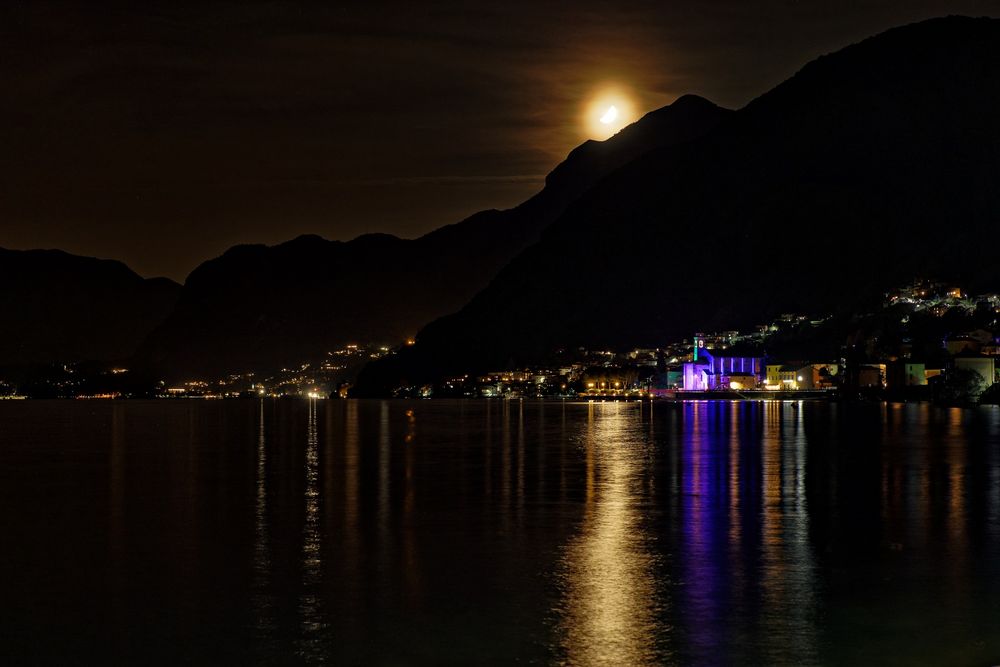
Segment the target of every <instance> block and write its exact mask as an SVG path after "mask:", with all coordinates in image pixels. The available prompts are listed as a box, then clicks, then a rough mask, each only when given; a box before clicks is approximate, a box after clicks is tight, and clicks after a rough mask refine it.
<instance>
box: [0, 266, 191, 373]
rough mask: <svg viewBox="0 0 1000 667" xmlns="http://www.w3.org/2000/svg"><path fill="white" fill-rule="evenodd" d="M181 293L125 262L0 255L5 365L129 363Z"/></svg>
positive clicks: (0, 361)
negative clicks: (139, 273) (129, 358)
mask: <svg viewBox="0 0 1000 667" xmlns="http://www.w3.org/2000/svg"><path fill="white" fill-rule="evenodd" d="M180 289H181V288H180V285H178V284H177V283H175V282H173V281H171V280H167V279H166V278H153V279H149V280H146V279H143V278H142V277H141V276H139V275H138V274H136V273H135V272H133V271H132V270H130V269H129V268H128V267H127V266H125V265H124V264H122V263H121V262H116V261H111V260H105V259H95V258H93V257H79V256H76V255H70V254H68V253H65V252H62V251H60V250H4V249H0V313H2V316H0V365H2V366H13V365H26V364H47V363H68V362H79V361H118V360H122V359H125V358H127V357H128V356H129V355H131V354H132V353H133V352H134V351H135V350H136V348H137V347H138V345H139V343H140V342H141V341H142V339H143V338H145V336H146V335H147V334H148V333H149V332H150V331H151V330H152V329H153V328H154V327H155V326H156V325H158V324H159V323H160V322H162V321H163V319H164V318H165V317H166V316H167V314H168V313H169V312H170V310H171V309H172V308H173V306H174V303H175V302H176V300H177V296H178V295H179V293H180Z"/></svg>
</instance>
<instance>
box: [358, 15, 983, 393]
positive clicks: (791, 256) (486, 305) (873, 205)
mask: <svg viewBox="0 0 1000 667" xmlns="http://www.w3.org/2000/svg"><path fill="white" fill-rule="evenodd" d="M997 63H1000V21H997V20H993V19H971V18H963V17H949V18H943V19H935V20H931V21H926V22H923V23H919V24H914V25H910V26H904V27H901V28H897V29H893V30H890V31H888V32H886V33H883V34H881V35H878V36H876V37H873V38H870V39H868V40H865V41H863V42H861V43H858V44H855V45H852V46H849V47H847V48H845V49H843V50H842V51H839V52H837V53H835V54H832V55H828V56H825V57H822V58H819V59H818V60H816V61H814V62H812V63H809V64H808V65H806V66H805V67H804V68H803V69H802V70H801V71H800V72H799V73H797V74H796V75H795V76H794V77H792V78H791V79H790V80H788V81H786V82H785V83H783V84H781V85H779V86H778V87H776V88H775V89H773V90H771V91H770V92H768V93H766V94H764V95H762V96H761V97H759V98H758V99H756V100H754V101H753V102H751V103H750V104H748V105H747V106H746V107H744V108H743V109H740V110H739V111H737V112H734V113H733V114H731V115H729V116H728V117H727V118H726V119H725V121H724V122H723V123H721V124H720V125H719V126H718V127H717V128H715V129H714V130H713V131H711V132H709V133H707V134H706V135H705V136H703V137H701V138H699V139H697V140H694V141H692V142H689V143H686V144H683V145H680V146H678V147H675V148H674V149H671V150H654V151H651V152H649V153H647V154H646V155H644V156H643V157H641V158H639V159H637V160H635V161H633V162H632V163H630V164H629V165H627V166H626V167H624V168H622V169H619V170H617V171H616V172H614V173H612V174H611V175H610V176H608V177H607V178H605V179H603V180H602V181H601V182H600V183H599V184H597V185H596V186H595V187H593V188H592V189H591V190H590V191H589V192H588V193H587V194H586V195H585V196H583V197H582V198H581V199H580V200H578V201H577V202H575V203H574V204H573V205H571V206H570V207H569V208H568V209H567V210H566V212H565V213H564V214H563V215H562V216H561V217H560V218H559V219H558V220H557V221H556V222H554V223H553V224H552V225H551V226H549V228H548V229H547V230H546V231H545V233H544V234H543V235H542V236H541V239H540V241H539V242H538V243H537V244H535V245H533V246H531V247H530V248H527V249H526V250H525V251H524V252H522V253H521V254H520V255H519V256H518V257H517V258H515V259H514V260H513V261H512V262H511V263H510V264H509V265H508V266H507V267H506V268H505V269H504V270H503V271H502V272H501V273H500V274H499V275H498V276H497V277H496V278H495V279H494V280H493V281H492V282H491V283H490V285H489V286H488V287H487V288H486V289H484V290H483V291H482V292H480V293H479V294H478V295H477V296H476V297H475V298H474V299H472V301H471V302H470V303H469V304H468V305H467V306H466V307H465V308H463V309H462V310H461V311H460V312H458V313H456V314H454V315H451V316H448V317H445V318H442V319H439V320H437V321H435V322H434V323H432V324H430V325H428V326H427V327H426V328H425V329H424V330H423V331H422V332H421V333H420V334H419V337H418V341H417V345H415V346H413V347H412V348H410V349H407V350H405V351H404V353H403V354H400V355H398V356H396V357H395V358H393V359H391V360H388V361H386V362H384V363H379V364H373V365H372V366H371V367H370V368H369V370H368V372H366V373H365V374H364V376H363V377H362V381H361V387H360V391H361V393H372V394H378V393H384V392H385V391H387V390H388V389H389V388H391V387H392V386H394V385H395V384H396V383H400V382H403V383H412V382H423V381H429V380H433V379H435V378H436V377H440V376H441V375H447V374H451V373H463V372H475V371H477V370H483V369H486V368H496V367H504V366H510V365H514V366H516V365H520V364H526V363H531V362H533V361H537V360H540V359H544V358H545V357H546V355H549V354H551V353H552V352H553V351H555V350H557V349H559V348H562V347H575V346H586V347H591V348H592V347H605V346H612V347H627V346H633V345H641V346H655V345H657V344H661V343H662V342H663V341H666V340H676V339H678V338H682V337H686V336H690V334H691V333H692V332H694V331H696V330H713V329H721V328H738V327H746V326H752V325H754V324H757V323H760V322H766V321H769V320H770V319H771V318H773V317H774V315H776V314H777V313H780V312H784V311H794V312H804V313H819V314H832V313H842V312H850V311H851V310H852V309H857V308H863V307H865V305H866V303H867V302H868V301H869V300H871V299H873V298H874V299H877V298H878V297H879V295H880V293H881V291H882V290H884V289H886V288H888V287H890V286H892V285H898V284H906V283H908V282H909V281H910V280H912V278H913V277H914V276H918V275H934V276H943V277H947V279H949V280H954V281H958V282H961V283H962V284H964V285H967V286H968V287H969V288H970V289H971V290H972V291H973V292H975V291H977V290H978V291H986V290H987V289H993V290H996V289H997V288H998V287H1000V271H998V269H997V264H996V259H995V256H996V251H997V244H996V236H995V229H996V228H997V224H998V222H1000V190H998V189H997V188H996V187H995V179H996V174H997V173H998V169H1000V123H997V122H996V117H997V113H998V111H1000V69H998V68H997V67H996V64H997Z"/></svg>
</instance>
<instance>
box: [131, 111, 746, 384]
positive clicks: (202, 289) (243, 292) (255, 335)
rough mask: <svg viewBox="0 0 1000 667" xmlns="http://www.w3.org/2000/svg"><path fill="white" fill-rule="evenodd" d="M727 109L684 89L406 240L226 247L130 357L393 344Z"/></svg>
mask: <svg viewBox="0 0 1000 667" xmlns="http://www.w3.org/2000/svg"><path fill="white" fill-rule="evenodd" d="M727 113H728V112H727V111H726V110H724V109H721V108H720V107H717V106H716V105H714V104H712V103H711V102H708V101H707V100H704V99H702V98H699V97H695V96H686V97H683V98H681V99H679V100H677V101H676V102H675V103H674V104H672V105H670V106H668V107H665V108H663V109H660V110H658V111H654V112H652V113H650V114H648V115H646V116H645V117H644V118H642V119H641V120H640V121H638V122H636V123H634V124H633V125H631V126H630V127H628V128H625V129H624V130H623V131H622V132H620V133H619V134H618V135H616V136H615V137H613V138H611V139H609V140H607V141H604V142H596V141H588V142H586V143H585V144H583V145H581V146H580V147H578V148H577V149H575V150H574V151H573V152H572V153H570V155H569V156H568V158H567V159H566V161H565V162H563V163H562V164H560V165H559V166H558V167H557V168H556V169H555V170H554V171H553V172H552V173H551V174H550V175H549V176H548V178H547V179H546V185H545V188H544V189H543V190H542V191H541V192H540V193H539V194H537V195H536V196H534V197H532V198H531V199H529V200H528V201H526V202H524V203H523V204H521V205H520V206H518V207H516V208H513V209H510V210H506V211H495V210H494V211H484V212H481V213H477V214H475V215H473V216H472V217H470V218H468V219H466V220H464V221H463V222H460V223H458V224H454V225H449V226H446V227H442V228H441V229H438V230H436V231H434V232H431V233H429V234H427V235H425V236H423V237H420V238H418V239H415V240H403V239H399V238H396V237H393V236H388V235H375V234H372V235H366V236H362V237H359V238H357V239H355V240H353V241H350V242H338V241H328V240H325V239H322V238H320V237H317V236H303V237H300V238H297V239H294V240H292V241H289V242H287V243H283V244H281V245H277V246H273V247H267V246H262V245H247V246H238V247H235V248H232V249H230V250H229V251H227V252H226V253H225V254H223V255H222V256H221V257H218V258H216V259H213V260H210V261H208V262H205V263H204V264H202V265H201V266H199V267H198V268H197V269H196V270H195V271H194V272H193V273H192V274H191V275H190V276H189V277H188V279H187V281H186V282H185V285H184V290H183V293H182V296H181V299H180V302H179V304H178V307H177V309H176V311H175V312H174V313H173V314H172V315H171V317H170V318H169V319H168V320H167V321H166V322H164V323H163V325H162V326H160V327H159V328H158V329H157V330H156V331H155V332H154V333H153V334H152V335H151V336H150V337H149V339H148V341H147V342H146V343H145V344H144V345H143V347H142V350H141V351H140V353H139V355H138V359H139V360H140V361H141V363H142V365H144V366H146V367H151V368H154V369H156V370H157V372H159V373H160V374H162V375H163V376H165V377H168V378H181V377H191V376H213V375H218V374H220V373H226V372H232V371H245V370H251V369H268V368H276V367H280V366H284V365H292V364H296V365H297V364H298V363H300V362H302V361H305V360H307V359H310V358H313V357H315V356H316V355H320V354H322V353H324V352H325V351H328V350H331V349H335V348H336V347H339V346H341V345H343V344H345V343H351V342H384V343H389V344H395V343H398V342H401V341H403V340H405V339H406V338H407V337H410V336H413V335H414V334H415V333H416V332H417V331H418V330H419V328H420V327H422V326H423V325H425V324H426V323H427V322H430V321H431V320H433V319H434V318H436V317H439V316H441V315H444V314H447V313H450V312H454V311H455V310H457V309H458V308H460V307H461V306H463V305H464V304H465V303H467V302H468V300H469V299H470V298H471V297H472V296H473V295H474V294H475V293H476V292H478V291H479V290H480V289H482V288H483V287H485V286H486V284H487V283H488V282H489V280H490V279H491V278H493V276H495V275H496V273H497V271H499V270H500V268H501V267H503V266H504V265H505V264H506V263H507V262H508V261H510V259H511V258H512V257H514V256H515V255H516V254H517V253H518V252H519V251H521V250H522V249H523V248H525V247H526V246H528V245H529V244H531V243H532V242H534V241H535V240H537V237H538V234H539V232H540V231H541V230H542V229H543V228H544V227H546V226H547V225H548V224H549V223H551V222H552V220H554V219H555V218H556V217H557V216H558V215H559V214H560V213H562V212H563V211H564V210H565V208H566V206H567V205H568V204H569V203H570V202H572V201H573V200H574V199H576V198H578V197H579V196H580V195H581V194H582V193H583V192H585V191H586V190H587V189H588V188H589V187H590V186H592V185H593V184H594V183H595V182H597V181H598V180H599V179H600V178H602V177H604V176H606V175H607V174H608V173H610V172H612V171H613V170H614V169H616V168H618V167H620V166H621V165H623V164H626V163H628V162H629V161H631V160H633V159H634V158H636V157H637V156H639V155H641V154H642V153H644V152H646V151H648V150H651V149H654V148H657V147H669V146H673V145H676V144H678V143H682V142H685V141H688V140H690V139H692V138H694V137H697V136H701V135H703V134H704V133H705V132H707V131H709V130H710V129H711V128H713V127H715V126H716V125H717V124H718V123H719V122H720V121H721V119H722V118H723V117H724V116H725V115H726V114H727Z"/></svg>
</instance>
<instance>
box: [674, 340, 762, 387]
mask: <svg viewBox="0 0 1000 667" xmlns="http://www.w3.org/2000/svg"><path fill="white" fill-rule="evenodd" d="M763 377H764V358H763V357H761V356H745V355H738V354H737V353H736V351H735V350H733V351H730V350H709V349H708V348H706V347H704V340H702V339H700V338H695V345H694V354H693V360H692V361H689V362H687V363H685V364H684V390H685V391H712V390H715V389H754V388H756V387H757V386H758V385H759V384H760V382H761V380H763Z"/></svg>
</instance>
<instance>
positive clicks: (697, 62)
mask: <svg viewBox="0 0 1000 667" xmlns="http://www.w3.org/2000/svg"><path fill="white" fill-rule="evenodd" d="M97 4H102V3H75V4H69V3H67V4H55V3H41V2H7V3H4V4H3V7H2V8H0V90H2V91H3V93H2V94H3V99H4V102H3V105H2V106H3V119H4V120H3V123H2V124H0V128H2V129H0V179H2V185H0V247H7V248H36V247H58V248H62V249H65V250H68V251H70V252H74V253H80V254H86V255H95V256H99V257H110V258H116V259H121V260H123V261H125V262H126V263H128V264H129V265H130V266H131V267H132V268H134V269H135V270H137V271H138V272H140V273H142V274H143V275H147V276H151V275H167V276H170V277H172V278H175V279H178V280H182V279H183V278H184V276H185V275H186V274H187V273H188V272H189V271H190V270H191V269H193V268H194V267H195V266H196V265H197V264H198V263H199V262H201V261H203V260H204V259H207V258H209V257H212V256H215V255H217V254H219V253H221V252H222V251H223V250H225V249H226V248H227V247H229V246H230V245H233V244H235V243H250V242H263V243H276V242H280V241H283V240H286V239H289V238H292V237H294V236H297V235H299V234H303V233H316V234H320V235H323V236H325V237H327V238H331V239H349V238H352V237H354V236H356V235H358V234H362V233H365V232H373V231H380V232H389V233H393V234H397V235H400V236H404V237H415V236H418V235H420V234H422V233H424V232H427V231H429V230H431V229H434V228H435V227H438V226H441V225H443V224H448V223H451V222H456V221H458V220H460V219H461V218H463V217H465V216H467V215H469V214H471V213H473V212H475V211H477V210H480V209H484V208H504V207H508V206H512V205H514V204H516V203H518V202H520V201H522V200H524V199H525V198H527V197H528V196H530V195H531V194H532V193H533V192H535V191H537V190H538V189H539V188H540V186H541V184H542V180H543V178H544V174H545V173H546V172H548V171H549V170H550V169H551V168H552V167H553V166H554V165H555V164H556V163H557V162H559V161H560V160H561V159H562V158H563V157H564V156H565V155H566V153H567V152H568V151H569V150H570V149H572V148H573V147H574V146H575V145H577V144H578V143H580V142H581V141H583V140H584V139H586V138H588V134H589V128H588V127H587V125H586V124H585V123H583V122H581V114H582V113H583V110H584V109H585V108H586V106H587V104H588V102H589V101H591V99H592V98H593V96H594V95H595V94H596V93H597V91H599V90H601V89H602V87H604V86H606V85H608V84H613V85H614V86H616V87H617V88H618V89H619V90H622V91H625V94H626V95H627V97H628V98H629V100H630V101H631V102H632V103H633V104H634V106H635V108H636V110H637V111H638V112H644V111H649V110H652V109H654V108H657V107H659V106H662V105H665V104H669V103H670V102H671V101H673V100H674V99H675V98H677V97H678V96H680V95H682V94H684V93H689V92H690V93H697V94H700V95H703V96H705V97H707V98H709V99H711V100H713V101H715V102H716V103H718V104H721V105H723V106H728V107H731V108H736V107H740V106H742V105H744V104H745V103H746V102H748V101H749V100H751V99H753V98H754V97H755V96H757V95H759V94H760V93H762V92H764V91H766V90H767V89H768V88H770V87H771V86H773V85H775V84H776V83H778V82H780V81H781V80H783V79H785V78H787V77H788V76H790V75H792V74H793V73H794V72H795V71H796V70H797V69H798V68H799V67H800V66H801V65H802V64H803V63H804V62H806V61H807V60H810V59H812V58H814V57H815V56H817V55H820V54H822V53H827V52H830V51H833V50H836V49H838V48H840V47H841V46H844V45H846V44H847V43H850V42H852V41H857V40H858V39H861V38H863V37H866V36H868V35H871V34H874V33H877V32H880V31H882V30H884V29H886V28H889V27H892V26H894V25H898V24H902V23H909V22H912V21H915V20H920V19H923V18H928V17H931V16H938V15H945V14H969V15H1000V1H996V0H994V1H991V2H985V1H979V2H923V1H917V0H910V1H906V2H825V3H820V2H788V1H786V2H761V3H749V2H743V1H734V2H670V1H669V0H659V1H656V2H648V3H629V4H627V5H626V4H622V3H615V2H608V1H607V0H605V1H601V2H597V1H592V0H578V1H577V2H573V3H551V4H549V3H543V2H538V0H533V1H531V2H517V1H512V2H505V3H496V4H482V5H480V6H479V8H477V9H475V10H470V9H469V8H467V7H466V6H465V5H466V4H467V3H464V2H427V3H422V2H401V3H387V2H380V3H376V2H330V3H324V4H321V3H289V2H270V3H251V2H245V3H240V2H231V3H218V2H209V1H206V2H197V3H191V4H189V5H187V4H186V3H179V2H167V3H162V4H161V5H159V6H157V5H155V4H153V3H133V4H135V5H136V7H135V8H128V7H127V3H120V4H121V7H120V8H117V9H95V7H94V5H97ZM140 5H141V7H142V9H139V8H138V7H139V6H140ZM185 6H186V7H187V8H184V7H185Z"/></svg>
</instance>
